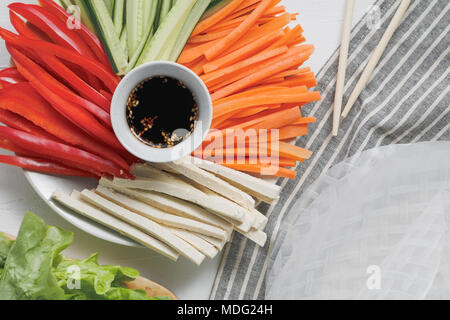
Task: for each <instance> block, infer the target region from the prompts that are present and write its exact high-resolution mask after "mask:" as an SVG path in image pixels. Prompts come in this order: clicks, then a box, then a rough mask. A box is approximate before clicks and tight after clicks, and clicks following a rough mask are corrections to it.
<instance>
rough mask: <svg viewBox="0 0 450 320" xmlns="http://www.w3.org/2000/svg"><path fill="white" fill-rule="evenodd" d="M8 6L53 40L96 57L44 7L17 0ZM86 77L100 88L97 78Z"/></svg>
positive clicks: (94, 57)
mask: <svg viewBox="0 0 450 320" xmlns="http://www.w3.org/2000/svg"><path fill="white" fill-rule="evenodd" d="M8 8H10V9H11V10H12V11H14V12H16V13H18V14H19V15H21V16H22V17H24V18H25V19H26V20H28V22H29V23H32V24H33V26H35V27H36V28H38V29H39V30H40V31H42V32H43V33H45V34H46V35H47V37H48V38H49V39H51V40H52V41H53V42H55V43H57V44H59V45H61V46H64V47H66V48H69V49H73V50H75V51H76V52H78V53H80V54H82V55H84V56H86V57H90V58H92V59H96V58H97V57H96V56H95V54H94V53H93V52H92V50H91V49H90V48H89V46H88V45H87V44H86V43H84V41H83V40H82V39H81V38H80V37H79V36H78V34H77V33H76V32H74V31H73V30H70V29H69V28H68V27H67V24H66V23H65V22H62V21H61V20H59V19H58V18H57V17H56V16H55V15H53V14H51V13H50V12H48V11H47V10H46V9H44V8H42V7H40V6H38V5H34V4H25V3H19V2H15V3H12V4H10V5H9V6H8ZM81 72H82V71H81ZM87 78H88V80H89V82H90V83H91V84H92V85H93V86H94V87H96V88H100V82H99V80H98V79H97V78H95V77H94V76H92V75H90V74H87Z"/></svg>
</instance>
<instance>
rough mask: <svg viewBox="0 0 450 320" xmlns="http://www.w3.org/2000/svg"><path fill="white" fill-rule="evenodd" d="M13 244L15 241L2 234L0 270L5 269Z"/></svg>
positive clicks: (0, 235)
mask: <svg viewBox="0 0 450 320" xmlns="http://www.w3.org/2000/svg"><path fill="white" fill-rule="evenodd" d="M13 243H14V241H11V240H9V239H7V238H6V237H5V235H3V234H2V233H0V269H3V267H4V266H5V262H6V257H7V256H8V252H9V250H10V249H11V247H12V245H13Z"/></svg>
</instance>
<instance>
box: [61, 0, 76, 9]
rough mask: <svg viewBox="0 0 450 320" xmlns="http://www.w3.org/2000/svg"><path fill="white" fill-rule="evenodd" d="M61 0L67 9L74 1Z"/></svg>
mask: <svg viewBox="0 0 450 320" xmlns="http://www.w3.org/2000/svg"><path fill="white" fill-rule="evenodd" d="M60 2H61V3H62V5H63V7H64V8H65V9H67V8H68V7H70V6H73V2H72V1H70V0H61V1H60Z"/></svg>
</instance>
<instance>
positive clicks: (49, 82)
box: [6, 44, 112, 128]
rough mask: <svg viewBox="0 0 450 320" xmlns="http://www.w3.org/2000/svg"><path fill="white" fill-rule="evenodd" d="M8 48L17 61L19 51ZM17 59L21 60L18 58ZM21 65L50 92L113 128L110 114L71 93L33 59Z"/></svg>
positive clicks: (7, 46) (23, 61)
mask: <svg viewBox="0 0 450 320" xmlns="http://www.w3.org/2000/svg"><path fill="white" fill-rule="evenodd" d="M6 48H7V49H8V51H9V52H10V53H11V56H12V57H13V58H14V59H16V58H17V55H18V54H19V51H18V50H15V49H13V48H12V47H10V46H9V45H8V44H7V45H6ZM24 57H25V56H24ZM17 59H19V58H17ZM27 59H28V58H27ZM20 60H22V59H20ZM21 64H22V65H25V66H27V65H28V66H27V68H30V69H29V70H33V73H34V74H35V75H37V78H39V80H40V82H41V84H42V85H43V86H45V87H47V88H48V89H49V90H51V91H53V92H54V93H55V94H57V95H59V96H60V97H61V98H63V99H65V100H67V101H73V102H74V103H76V104H78V105H80V106H81V107H83V108H84V109H86V110H87V111H89V112H90V113H91V114H93V115H94V116H95V117H97V118H98V119H100V120H101V121H102V122H103V123H104V124H106V125H107V126H108V127H109V128H112V125H111V117H110V115H109V113H107V112H106V111H105V110H103V109H102V108H100V107H99V106H97V105H96V104H94V103H92V102H90V101H89V100H86V99H84V98H82V97H80V96H79V95H77V94H75V93H74V92H73V91H71V90H70V89H68V88H67V87H66V86H64V85H63V84H62V83H60V82H59V81H58V80H56V79H55V78H53V77H52V76H51V75H50V74H49V73H47V72H46V71H45V70H44V69H43V68H41V67H40V66H39V65H38V64H37V63H34V62H33V61H32V60H31V59H28V60H22V62H21Z"/></svg>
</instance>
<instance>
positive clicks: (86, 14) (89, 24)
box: [63, 0, 98, 36]
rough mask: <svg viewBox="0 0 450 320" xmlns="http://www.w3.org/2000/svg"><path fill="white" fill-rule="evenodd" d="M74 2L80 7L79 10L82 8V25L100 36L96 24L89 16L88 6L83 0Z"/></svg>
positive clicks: (74, 0)
mask: <svg viewBox="0 0 450 320" xmlns="http://www.w3.org/2000/svg"><path fill="white" fill-rule="evenodd" d="M63 1H64V0H63ZM73 2H74V4H75V5H76V6H78V8H80V13H81V23H82V24H84V25H85V26H86V27H87V28H88V29H89V30H91V31H92V32H94V33H95V34H96V35H97V36H98V34H97V30H96V28H95V27H94V24H93V22H92V17H91V15H90V14H89V12H88V11H87V7H86V4H85V3H84V1H83V0H73ZM66 9H67V8H66Z"/></svg>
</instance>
